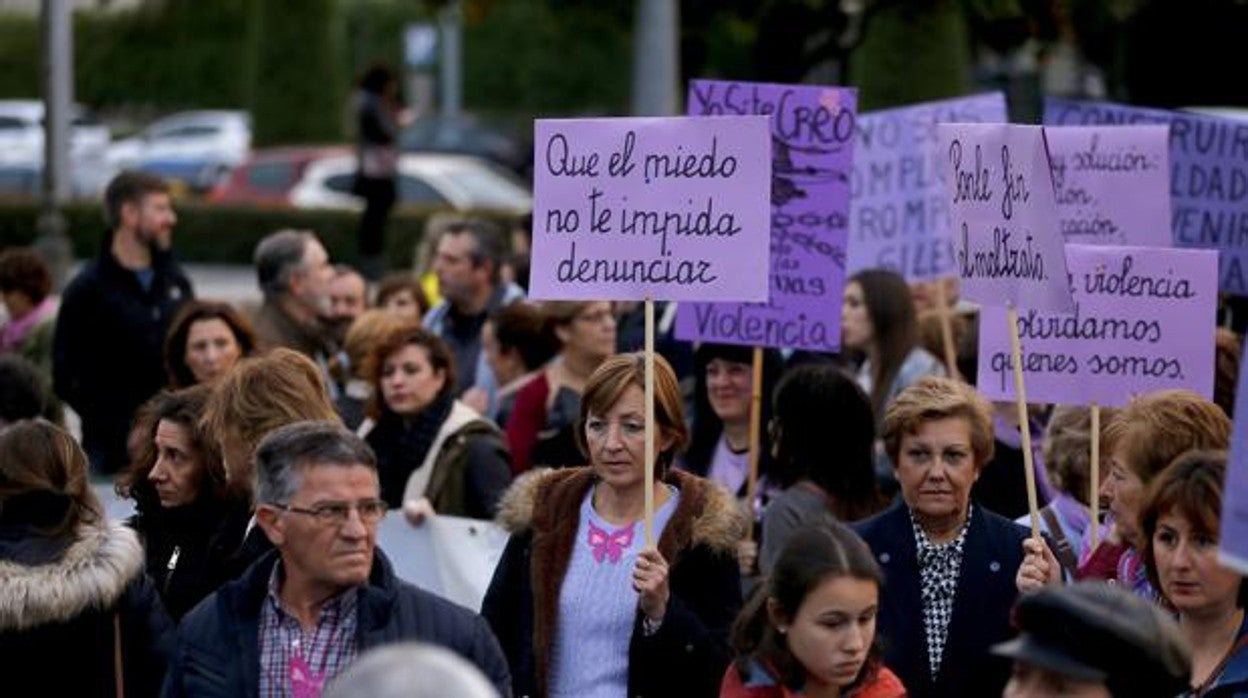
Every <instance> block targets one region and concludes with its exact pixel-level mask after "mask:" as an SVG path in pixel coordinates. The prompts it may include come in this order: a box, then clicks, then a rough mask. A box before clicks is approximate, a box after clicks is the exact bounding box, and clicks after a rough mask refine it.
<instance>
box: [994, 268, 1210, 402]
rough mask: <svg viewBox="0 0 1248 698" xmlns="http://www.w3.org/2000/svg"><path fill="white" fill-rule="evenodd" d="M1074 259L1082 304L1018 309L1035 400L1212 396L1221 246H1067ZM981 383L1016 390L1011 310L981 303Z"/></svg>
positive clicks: (1005, 395) (1005, 392)
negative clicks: (1172, 392)
mask: <svg viewBox="0 0 1248 698" xmlns="http://www.w3.org/2000/svg"><path fill="white" fill-rule="evenodd" d="M1066 259H1067V263H1068V264H1069V265H1070V274H1071V276H1070V287H1071V293H1072V294H1073V296H1074V300H1075V309H1074V312H1073V313H1071V314H1062V313H1044V312H1039V311H1036V310H1020V311H1019V317H1018V332H1019V339H1020V340H1021V341H1022V366H1023V376H1024V378H1025V379H1026V381H1027V399H1028V400H1030V401H1033V402H1053V403H1069V404H1087V403H1090V402H1097V403H1099V404H1101V405H1107V406H1112V405H1123V404H1126V402H1127V400H1128V399H1129V398H1130V397H1131V395H1132V394H1134V393H1145V392H1149V391H1152V390H1162V389H1165V388H1187V389H1189V390H1194V391H1196V392H1198V393H1200V394H1201V395H1204V396H1205V397H1211V396H1212V395H1213V363H1214V362H1213V329H1214V319H1215V318H1214V315H1215V312H1216V310H1217V303H1218V289H1217V279H1216V277H1215V276H1214V273H1215V272H1216V270H1217V267H1218V259H1217V253H1216V252H1213V251H1212V250H1183V249H1163V248H1155V247H1107V246H1097V245H1067V246H1066ZM976 387H977V388H978V389H979V391H980V392H981V393H983V395H984V396H985V397H988V398H990V399H993V400H1013V399H1014V363H1013V361H1012V360H1011V358H1010V336H1009V325H1008V324H1007V323H1006V319H1005V310H1004V309H1001V308H989V307H985V308H982V309H981V310H980V318H979V380H978V381H977V382H976Z"/></svg>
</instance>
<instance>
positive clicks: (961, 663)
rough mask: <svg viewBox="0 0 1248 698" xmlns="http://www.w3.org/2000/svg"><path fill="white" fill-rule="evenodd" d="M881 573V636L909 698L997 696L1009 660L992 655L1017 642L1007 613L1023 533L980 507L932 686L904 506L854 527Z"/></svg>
mask: <svg viewBox="0 0 1248 698" xmlns="http://www.w3.org/2000/svg"><path fill="white" fill-rule="evenodd" d="M854 530H856V531H857V532H858V535H860V536H862V538H863V540H865V541H866V542H867V545H869V546H871V552H872V553H874V554H875V558H876V560H878V561H879V563H880V567H881V568H882V569H883V570H884V589H883V590H882V593H881V597H880V611H879V617H878V620H877V624H876V629H877V632H878V633H879V634H880V635H881V636H882V638H883V640H884V663H885V665H887V666H888V668H889V669H892V670H893V673H895V674H897V676H898V678H900V679H901V681H902V683H904V684H905V685H906V690H907V691H909V695H910V698H945V697H948V698H978V697H979V696H983V697H984V698H988V697H989V696H991V698H997V697H998V696H1000V695H1001V691H1002V689H1004V688H1005V684H1006V682H1007V681H1009V678H1010V662H1009V660H1007V659H1003V658H1001V657H996V656H993V655H992V654H991V653H990V651H989V649H990V648H991V647H992V646H993V645H995V644H997V643H998V642H1004V641H1005V640H1008V639H1010V638H1011V637H1013V636H1014V634H1015V633H1014V629H1013V627H1012V626H1011V624H1010V613H1011V610H1012V609H1013V607H1014V601H1015V599H1016V598H1017V596H1018V588H1017V587H1016V586H1015V584H1014V576H1015V574H1016V573H1017V572H1018V567H1019V565H1021V564H1022V562H1023V541H1024V540H1025V539H1026V538H1027V536H1028V535H1029V532H1028V530H1027V529H1026V528H1024V527H1022V526H1019V525H1018V524H1015V523H1014V522H1012V521H1010V520H1008V519H1005V518H1003V517H1001V516H997V515H996V514H994V513H992V512H990V511H988V510H987V509H984V508H983V507H981V506H979V505H975V506H974V507H973V508H972V510H971V523H970V527H969V528H968V529H967V532H966V543H965V546H964V548H963V551H962V555H963V557H962V568H961V571H960V572H959V579H958V590H957V593H956V595H955V596H954V600H953V617H952V618H951V619H950V621H949V630H948V637H947V639H946V641H945V654H944V658H943V659H942V660H941V668H940V676H939V678H938V679H937V680H935V681H933V680H932V672H931V668H930V663H929V661H928V658H927V638H926V633H925V631H924V629H923V602H922V600H921V596H920V591H919V584H920V583H919V566H918V559H917V552H916V548H915V544H914V530H913V527H912V526H911V524H910V514H909V511H908V510H907V508H906V505H905V502H903V501H901V500H900V498H899V499H898V501H897V503H895V504H894V505H893V506H892V507H890V508H889V509H887V510H886V511H883V512H881V513H879V514H877V515H876V516H874V517H872V518H870V519H867V520H866V521H862V522H860V523H858V524H856V525H855V526H854Z"/></svg>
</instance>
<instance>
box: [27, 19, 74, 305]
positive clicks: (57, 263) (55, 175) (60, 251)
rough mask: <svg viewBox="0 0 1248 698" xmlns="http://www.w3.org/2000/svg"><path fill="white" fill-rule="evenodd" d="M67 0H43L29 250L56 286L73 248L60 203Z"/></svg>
mask: <svg viewBox="0 0 1248 698" xmlns="http://www.w3.org/2000/svg"><path fill="white" fill-rule="evenodd" d="M70 10H71V8H70V0H43V8H42V13H41V16H40V19H41V23H42V33H43V64H42V75H41V76H40V77H41V82H42V87H43V109H44V114H43V116H44V118H43V182H42V188H41V195H40V211H39V221H38V223H37V224H36V227H37V230H38V236H37V237H36V238H35V249H36V250H37V251H38V252H39V253H40V254H41V255H42V256H43V258H44V260H45V261H46V262H47V264H48V267H49V268H50V269H51V270H52V277H53V279H54V280H55V282H56V287H57V288H58V289H59V288H61V287H62V286H63V285H64V284H65V281H66V279H67V277H68V276H69V267H70V264H71V263H72V261H73V247H72V245H71V244H70V240H69V236H68V235H66V233H65V228H66V226H65V216H64V215H63V214H62V213H61V207H62V206H63V205H64V204H65V202H66V201H67V200H68V199H69V138H70V133H69V122H70V110H71V109H72V108H73V102H74V78H73V69H74V42H73V28H72V25H71V23H70V19H71V17H70Z"/></svg>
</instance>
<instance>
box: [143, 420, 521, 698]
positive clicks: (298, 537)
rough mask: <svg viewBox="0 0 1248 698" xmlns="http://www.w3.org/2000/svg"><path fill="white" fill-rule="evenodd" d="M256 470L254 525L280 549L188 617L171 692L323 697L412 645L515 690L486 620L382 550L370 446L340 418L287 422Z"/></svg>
mask: <svg viewBox="0 0 1248 698" xmlns="http://www.w3.org/2000/svg"><path fill="white" fill-rule="evenodd" d="M256 466H257V470H258V472H259V490H258V498H259V504H258V507H257V511H256V520H257V523H258V525H259V526H260V528H261V529H263V530H264V533H265V535H267V536H268V537H269V539H270V540H271V541H272V542H273V545H274V546H275V547H276V548H277V551H276V552H271V553H268V554H267V555H265V556H264V557H262V558H261V559H260V560H259V561H258V562H256V564H254V565H252V566H251V567H250V568H248V570H247V571H246V573H244V575H243V576H242V577H241V578H239V579H237V580H235V581H233V582H230V583H229V584H226V585H225V586H224V587H222V588H221V589H220V590H219V591H217V592H216V593H214V594H213V595H212V596H209V597H208V598H207V599H206V600H204V602H203V603H201V604H200V605H199V606H197V607H196V608H195V609H194V610H193V611H191V612H190V613H189V614H188V615H187V616H186V617H185V618H184V619H183V620H182V625H181V626H180V627H179V629H178V635H177V641H176V643H175V647H174V650H173V653H172V656H171V658H170V666H169V673H168V675H167V676H166V679H165V686H164V691H163V695H165V696H189V697H195V698H207V697H210V696H231V697H234V696H269V695H295V696H300V695H318V696H319V695H321V693H322V691H323V690H324V688H325V686H326V685H327V684H328V683H329V682H330V681H332V680H333V679H334V678H335V677H336V676H338V675H340V674H341V673H343V671H345V670H346V668H347V667H348V666H350V665H351V663H352V662H353V661H354V660H355V658H356V657H357V656H358V655H360V654H361V653H363V652H364V651H365V650H367V649H369V648H372V647H376V646H379V645H385V644H390V643H395V642H402V641H405V640H418V641H422V642H426V643H429V644H434V645H440V646H442V647H445V648H447V649H449V650H451V651H453V652H455V653H457V654H459V655H460V656H462V657H464V658H465V659H467V660H468V661H470V662H472V663H473V664H475V665H476V666H477V667H478V668H480V669H481V671H482V672H483V673H485V675H486V676H487V677H489V679H490V681H491V683H493V684H494V685H495V686H496V687H497V688H498V689H499V690H500V691H504V690H505V689H506V687H507V686H508V685H509V683H510V680H511V679H510V676H509V674H508V672H507V664H506V660H505V659H504V658H503V654H502V652H501V651H500V649H499V647H498V642H497V640H495V639H494V635H493V634H492V633H491V632H490V628H489V626H488V625H486V623H485V621H484V620H482V619H481V617H480V616H477V615H475V614H473V613H472V612H470V611H468V610H466V609H463V608H460V607H459V606H456V605H454V604H452V603H450V602H448V601H445V600H443V599H440V598H438V597H437V596H434V595H433V594H429V593H428V592H424V591H421V590H420V589H417V588H416V587H413V586H411V585H410V584H407V583H406V582H403V581H400V580H399V579H397V578H396V577H395V576H394V572H393V570H392V568H391V566H390V563H389V562H388V561H387V560H386V558H385V556H384V555H383V554H382V553H381V551H380V550H378V549H377V548H376V540H377V528H378V525H379V524H380V522H381V518H382V517H383V516H384V515H385V512H386V506H385V502H383V501H382V500H381V499H380V497H379V494H380V488H379V486H378V481H377V464H376V460H375V459H374V457H373V454H372V452H371V451H370V450H369V448H368V446H367V445H366V444H365V443H364V442H363V441H362V440H361V439H360V438H358V437H356V436H355V435H354V434H352V433H351V432H349V431H347V430H346V429H345V428H344V427H343V426H342V425H341V424H339V423H337V422H298V423H295V424H289V425H286V426H284V427H281V428H280V429H277V430H276V431H274V432H273V433H272V434H270V435H269V436H267V437H265V439H264V441H263V442H261V444H260V447H259V449H258V450H257V452H256ZM309 636H311V637H315V638H316V641H314V642H307V643H301V642H300V639H301V638H307V637H309Z"/></svg>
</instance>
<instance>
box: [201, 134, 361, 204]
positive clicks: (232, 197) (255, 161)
mask: <svg viewBox="0 0 1248 698" xmlns="http://www.w3.org/2000/svg"><path fill="white" fill-rule="evenodd" d="M349 154H351V149H350V148H347V147H344V146H340V145H327V146H292V147H289V148H266V149H264V150H257V151H256V152H255V153H253V154H252V156H251V157H250V158H248V159H247V160H246V161H245V162H243V163H242V164H241V165H239V166H238V167H235V168H234V171H233V172H232V173H231V174H230V176H229V178H228V179H226V180H225V182H224V183H222V184H221V185H219V186H217V187H215V188H214V189H213V190H212V191H210V192H209V193H208V195H207V197H206V198H207V200H208V201H210V202H212V203H220V204H253V205H260V206H289V205H290V191H291V189H293V188H294V187H295V185H296V184H298V183H299V182H300V180H302V179H303V174H304V171H305V170H306V169H307V167H308V165H310V164H312V163H313V162H316V161H318V160H322V159H324V158H327V157H335V156H341V155H349Z"/></svg>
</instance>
